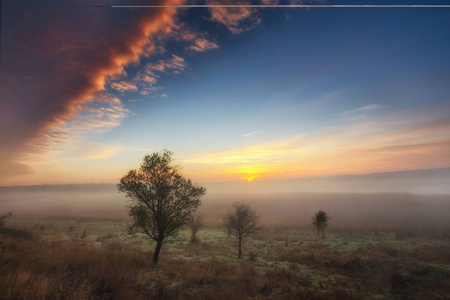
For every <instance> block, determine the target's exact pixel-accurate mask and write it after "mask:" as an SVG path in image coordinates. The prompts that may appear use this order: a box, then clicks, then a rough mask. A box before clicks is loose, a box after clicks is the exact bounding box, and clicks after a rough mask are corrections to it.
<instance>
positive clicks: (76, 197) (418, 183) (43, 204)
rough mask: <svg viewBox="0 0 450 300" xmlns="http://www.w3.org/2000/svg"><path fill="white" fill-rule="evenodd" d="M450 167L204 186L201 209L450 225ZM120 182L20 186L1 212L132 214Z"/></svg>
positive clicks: (265, 219) (269, 218)
mask: <svg viewBox="0 0 450 300" xmlns="http://www.w3.org/2000/svg"><path fill="white" fill-rule="evenodd" d="M449 174H450V169H448V168H446V169H434V170H419V171H408V172H391V173H378V174H368V175H354V176H334V177H317V178H302V179H286V180H272V181H260V182H258V181H254V182H235V183H200V185H202V186H205V187H206V188H207V193H206V195H205V196H204V197H203V198H202V203H203V204H202V206H201V208H200V211H201V212H203V213H204V214H205V215H206V220H207V222H208V223H209V224H210V225H219V224H220V223H221V220H222V216H223V215H224V214H225V213H226V212H227V211H228V209H229V207H230V206H231V204H232V203H233V202H245V203H249V204H250V205H251V206H252V207H253V208H254V209H255V210H256V211H257V213H258V214H259V215H260V217H261V223H262V225H264V226H305V225H308V224H309V223H310V219H311V216H312V215H313V214H314V212H316V211H318V210H320V209H321V210H326V211H327V212H328V213H329V214H330V215H331V216H332V217H333V219H332V221H331V222H332V224H333V225H334V226H337V227H348V226H350V227H359V228H363V227H377V228H390V227H396V228H399V227H401V228H439V229H446V228H450V190H449V187H448V185H446V184H445V183H448V182H449V178H450V176H449ZM128 204H129V200H128V199H127V198H126V197H125V195H124V194H122V193H119V192H118V191H117V187H116V185H115V184H71V185H36V186H12V187H2V188H1V189H0V211H1V212H7V211H11V212H13V213H14V214H15V215H46V216H71V217H102V218H105V217H106V218H127V205H128Z"/></svg>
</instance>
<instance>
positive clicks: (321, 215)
mask: <svg viewBox="0 0 450 300" xmlns="http://www.w3.org/2000/svg"><path fill="white" fill-rule="evenodd" d="M330 219H331V217H330V215H328V214H327V213H326V212H324V211H323V210H319V211H318V212H316V213H315V215H314V216H313V218H312V223H313V225H315V226H316V227H317V236H319V235H320V231H322V238H323V239H325V233H324V230H325V227H327V226H328V221H329V220H330Z"/></svg>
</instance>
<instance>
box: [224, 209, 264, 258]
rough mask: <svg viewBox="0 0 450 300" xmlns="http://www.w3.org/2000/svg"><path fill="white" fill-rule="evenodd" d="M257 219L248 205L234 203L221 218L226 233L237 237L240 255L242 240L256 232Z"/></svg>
mask: <svg viewBox="0 0 450 300" xmlns="http://www.w3.org/2000/svg"><path fill="white" fill-rule="evenodd" d="M258 219H259V217H258V216H257V215H256V212H255V211H254V210H252V209H251V208H250V206H249V205H247V204H243V203H234V204H233V207H232V208H231V209H230V211H229V212H228V213H227V214H226V215H225V216H224V218H223V225H224V227H225V229H226V230H227V233H228V234H232V235H234V236H236V237H237V238H238V239H239V255H238V257H239V258H241V257H242V240H243V239H244V238H246V237H248V236H251V235H254V234H255V233H256V232H258V230H259V228H258Z"/></svg>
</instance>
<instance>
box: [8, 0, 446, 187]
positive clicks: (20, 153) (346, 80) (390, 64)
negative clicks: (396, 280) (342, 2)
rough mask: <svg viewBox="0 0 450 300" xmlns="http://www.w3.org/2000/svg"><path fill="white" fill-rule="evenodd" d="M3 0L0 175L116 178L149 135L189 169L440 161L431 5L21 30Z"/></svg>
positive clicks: (246, 176)
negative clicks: (426, 11) (24, 32)
mask: <svg viewBox="0 0 450 300" xmlns="http://www.w3.org/2000/svg"><path fill="white" fill-rule="evenodd" d="M180 3H182V1H180ZM4 8H5V10H4V11H5V12H6V13H5V22H9V23H8V24H11V25H9V26H7V27H6V26H5V28H2V74H3V75H2V76H3V77H2V85H6V86H7V88H5V89H1V93H2V95H1V99H2V100H3V102H2V103H1V111H0V114H2V115H1V116H0V120H1V126H2V130H1V136H0V140H1V143H2V148H1V152H0V165H1V167H2V168H1V171H0V179H1V181H2V183H3V184H6V185H15V184H18V185H23V184H44V183H73V182H75V183H82V182H117V181H118V179H119V178H120V177H121V176H122V175H123V173H124V172H126V171H127V170H129V169H130V168H133V167H135V166H136V165H137V164H139V163H140V161H141V160H142V157H143V156H144V155H146V154H149V153H152V152H154V151H161V150H162V149H169V150H171V151H173V152H174V157H175V159H176V161H177V162H179V164H180V165H181V166H182V168H183V170H184V171H185V172H186V173H187V174H189V176H190V177H192V178H194V179H196V180H198V181H202V182H209V181H211V182H242V181H243V180H244V181H254V180H255V179H256V178H257V179H258V181H261V180H269V181H270V180H280V179H288V178H304V177H308V176H309V177H311V176H312V177H314V176H335V175H345V174H349V175H351V174H367V173H376V172H395V171H402V170H415V169H432V168H443V167H449V166H450V156H449V155H448V153H450V122H449V119H448V116H449V115H450V104H449V100H448V95H449V94H450V90H449V89H450V88H449V85H448V84H447V83H446V82H445V80H443V79H442V78H447V77H448V76H447V74H446V73H445V71H444V70H447V69H449V60H448V43H449V42H448V39H447V36H448V32H447V31H446V30H445V28H448V25H449V24H448V23H449V18H448V15H447V13H445V12H444V10H440V9H433V10H430V11H429V14H423V13H421V10H420V9H417V10H412V9H402V8H398V9H397V10H395V13H393V11H394V10H392V11H391V10H390V9H372V8H366V9H363V8H351V9H350V8H348V9H346V8H339V9H336V8H321V9H311V10H306V9H300V8H297V9H288V8H277V9H268V8H266V7H260V8H259V7H257V6H254V7H246V8H243V7H242V8H239V7H235V8H233V10H232V13H230V11H227V9H229V8H219V7H215V8H214V7H208V8H205V9H196V8H186V14H183V13H181V10H179V9H177V8H174V7H164V8H158V9H151V8H147V9H134V10H129V9H125V8H123V9H121V8H115V9H114V10H109V9H108V10H101V9H89V13H90V15H89V17H90V18H92V19H95V20H98V24H96V26H98V27H96V28H92V26H91V24H90V23H89V22H86V23H83V22H80V20H83V19H84V18H85V17H86V15H85V13H86V12H85V10H82V9H78V10H71V11H70V13H68V14H67V17H65V15H64V14H58V13H55V15H54V16H53V15H52V17H51V18H49V20H51V22H50V21H49V22H48V24H47V23H46V22H47V21H45V22H44V21H42V22H43V23H42V24H40V22H41V21H36V22H38V23H39V24H36V25H33V26H31V25H30V26H28V27H29V28H28V27H27V28H26V30H28V35H27V36H33V37H35V38H33V39H27V38H26V37H25V36H21V35H19V36H17V34H16V31H14V28H23V27H24V26H26V25H23V23H22V22H21V21H20V20H22V19H21V18H20V16H18V17H17V18H16V17H13V16H14V15H15V14H13V13H8V11H19V12H20V11H21V8H20V6H17V7H16V4H12V3H8V4H5V7H4ZM187 12H189V13H187ZM36 13H38V12H37V11H36ZM355 15H358V16H359V18H358V19H355V18H353V17H354V16H355ZM23 17H24V18H25V19H27V17H25V15H24V16H23ZM32 20H41V19H40V18H38V17H36V18H35V19H32ZM116 20H117V22H116ZM371 20H383V21H382V22H378V21H377V22H372V21H371ZM399 20H402V24H401V25H402V26H399V25H398V22H399ZM27 24H28V23H27ZM119 24H128V25H127V26H126V27H124V26H119ZM319 24H320V26H319ZM54 28H61V30H60V31H55V30H53V29H54ZM68 28H76V29H77V30H76V31H70V30H68ZM75 32H79V33H77V34H75ZM345 32H352V34H351V35H345V34H343V33H345ZM431 33H432V34H431ZM16 39H19V40H16ZM13 40H14V45H20V47H19V46H17V47H11V46H9V45H11V44H12V41H13ZM38 41H52V43H46V42H38ZM306 41H307V42H306ZM330 49H332V50H330ZM411 49H415V50H414V51H411ZM99 57H101V58H102V59H99ZM437 66H439V68H437ZM49 70H52V71H51V72H50V71H49ZM417 70H420V72H419V73H418V72H417ZM68 83H70V84H68ZM37 107H39V110H36V108H37Z"/></svg>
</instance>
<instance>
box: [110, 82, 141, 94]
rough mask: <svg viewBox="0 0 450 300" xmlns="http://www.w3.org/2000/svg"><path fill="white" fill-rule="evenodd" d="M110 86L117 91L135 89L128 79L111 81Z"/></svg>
mask: <svg viewBox="0 0 450 300" xmlns="http://www.w3.org/2000/svg"><path fill="white" fill-rule="evenodd" d="M111 87H112V88H113V89H115V90H117V91H119V92H122V93H123V92H127V91H137V87H136V85H135V84H134V83H132V82H128V81H120V82H113V83H111Z"/></svg>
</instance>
